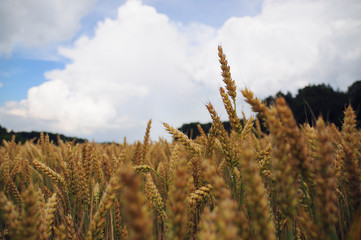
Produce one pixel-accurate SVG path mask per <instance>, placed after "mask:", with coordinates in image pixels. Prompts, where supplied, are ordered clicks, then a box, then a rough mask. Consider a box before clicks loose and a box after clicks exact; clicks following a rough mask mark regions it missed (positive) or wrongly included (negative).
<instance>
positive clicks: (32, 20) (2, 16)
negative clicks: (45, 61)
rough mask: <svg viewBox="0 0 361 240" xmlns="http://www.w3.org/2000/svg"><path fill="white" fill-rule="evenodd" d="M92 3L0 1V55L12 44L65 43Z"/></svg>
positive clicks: (87, 1) (29, 45) (10, 48)
mask: <svg viewBox="0 0 361 240" xmlns="http://www.w3.org/2000/svg"><path fill="white" fill-rule="evenodd" d="M95 2H96V0H79V1H69V0H53V1H47V0H32V1H29V0H21V1H13V0H2V1H0V29H1V34H0V55H1V54H10V53H11V51H12V49H13V47H14V46H16V45H20V46H24V47H40V46H44V45H46V44H51V43H54V42H61V41H64V40H69V39H71V38H72V37H73V35H74V34H75V32H76V31H77V30H78V29H79V28H80V24H79V21H80V19H81V18H82V17H83V16H84V15H85V14H86V13H88V12H89V11H90V10H91V8H92V7H93V6H94V4H95Z"/></svg>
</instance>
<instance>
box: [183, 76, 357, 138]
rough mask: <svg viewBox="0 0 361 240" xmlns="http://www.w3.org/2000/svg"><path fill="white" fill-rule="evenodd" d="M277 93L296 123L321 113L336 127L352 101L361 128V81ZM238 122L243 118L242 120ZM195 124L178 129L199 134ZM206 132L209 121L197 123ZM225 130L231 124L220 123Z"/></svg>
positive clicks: (272, 99) (270, 101) (188, 133)
mask: <svg viewBox="0 0 361 240" xmlns="http://www.w3.org/2000/svg"><path fill="white" fill-rule="evenodd" d="M276 96H283V97H284V98H285V100H286V102H287V104H288V105H289V106H290V108H291V110H292V112H293V115H294V116H295V119H296V121H297V123H298V124H303V123H305V122H308V123H310V124H311V125H313V124H314V123H315V121H316V119H317V118H318V117H319V116H322V117H323V119H325V120H326V121H327V122H329V123H334V124H335V125H336V126H337V127H341V125H342V121H343V116H344V114H343V111H344V109H345V107H346V106H348V105H349V104H351V106H352V108H353V109H354V110H355V111H356V114H357V127H358V128H360V127H361V116H360V115H361V114H360V109H361V80H359V81H356V82H354V83H353V84H352V85H351V86H349V87H348V89H347V92H342V91H337V90H334V89H332V87H331V86H329V85H325V84H320V85H309V86H306V87H304V88H302V89H299V90H298V92H297V95H296V96H292V94H291V93H290V92H288V93H287V94H284V93H282V92H278V93H277V94H276ZM263 101H264V102H266V103H267V105H270V104H272V103H273V102H274V97H273V96H269V97H267V98H265V99H264V100H263ZM241 122H243V121H242V119H241ZM197 124H200V123H199V122H193V123H187V124H183V125H182V126H181V127H180V128H179V130H180V131H182V132H184V133H185V134H187V136H188V137H190V138H195V137H197V136H199V135H200V133H199V131H198V128H197ZM200 125H201V127H202V128H203V130H204V131H205V133H208V131H209V129H210V128H211V123H205V124H200ZM223 125H224V127H225V129H226V130H227V131H230V129H231V126H230V123H229V122H228V121H227V122H223Z"/></svg>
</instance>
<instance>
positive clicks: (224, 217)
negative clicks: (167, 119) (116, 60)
mask: <svg viewBox="0 0 361 240" xmlns="http://www.w3.org/2000/svg"><path fill="white" fill-rule="evenodd" d="M218 50H219V61H220V64H221V69H222V77H223V82H224V87H221V88H220V90H219V91H220V96H221V99H222V101H223V104H224V107H225V110H226V112H227V114H228V116H229V121H230V124H231V126H232V130H231V132H230V133H228V132H227V131H226V130H225V129H224V127H223V124H222V122H221V120H220V116H219V115H218V113H217V112H216V111H215V109H214V107H213V105H212V104H211V103H208V104H207V105H206V108H207V109H208V111H209V114H210V119H212V127H211V129H210V131H209V133H207V134H206V133H205V132H204V131H203V129H201V127H200V126H199V130H200V132H201V136H200V137H197V138H196V139H194V140H191V139H189V138H188V137H187V136H186V135H185V134H184V133H182V132H180V131H179V130H177V129H176V128H173V127H172V126H171V125H170V124H167V123H164V124H163V125H164V128H165V131H167V132H168V133H169V134H170V135H171V136H172V137H173V141H171V142H169V141H166V140H164V139H159V140H158V141H151V140H150V133H151V124H152V122H151V120H150V121H149V122H148V125H147V128H146V129H145V135H144V139H143V140H142V141H138V142H136V143H134V144H129V143H127V142H126V141H124V142H123V143H122V144H116V143H113V144H98V143H94V142H92V143H90V142H86V143H84V144H75V143H74V142H62V141H61V140H60V139H59V145H54V144H53V143H51V142H50V141H49V136H47V135H45V136H44V134H41V135H40V137H39V139H38V140H37V141H35V140H33V141H28V142H26V143H25V144H16V143H15V139H14V138H13V139H12V141H9V142H7V141H3V145H2V146H1V147H0V213H1V214H0V215H1V216H0V238H1V239H29V240H31V239H34V240H35V239H111V240H113V239H154V240H155V239H178V240H181V239H207V240H213V239H255V240H256V239H270V240H271V239H287V240H291V239H292V240H293V239H333V240H334V239H357V240H359V239H361V207H360V202H361V132H360V130H357V129H356V120H355V119H356V116H355V111H354V110H353V109H352V108H351V107H350V106H348V107H345V112H344V113H345V116H344V120H343V125H342V128H341V129H338V128H337V127H336V126H335V125H333V124H328V123H326V122H325V121H324V120H323V119H322V118H319V119H317V120H315V123H314V124H312V126H311V125H310V124H304V125H302V126H298V125H297V123H296V121H295V120H294V117H293V115H292V111H291V110H290V108H289V107H288V106H287V104H286V102H285V100H284V99H283V98H281V97H279V98H276V99H275V102H274V103H271V104H269V105H266V103H263V102H261V101H260V100H259V99H257V98H255V97H254V95H253V93H252V91H250V90H249V89H243V90H241V91H240V92H238V90H237V89H236V84H235V82H234V80H232V77H231V73H230V67H229V65H228V62H227V60H226V56H225V54H224V53H223V50H222V47H221V46H219V48H218ZM237 94H242V96H238V95H237ZM237 98H243V99H245V101H246V102H247V103H248V104H250V106H251V107H252V110H253V111H254V112H255V113H257V114H258V116H259V118H255V119H254V118H252V117H250V118H248V119H246V118H245V117H244V114H243V121H241V120H240V118H239V117H238V114H237V113H236V110H235V109H236V100H237ZM261 125H263V127H264V128H265V129H266V131H261V127H262V126H261Z"/></svg>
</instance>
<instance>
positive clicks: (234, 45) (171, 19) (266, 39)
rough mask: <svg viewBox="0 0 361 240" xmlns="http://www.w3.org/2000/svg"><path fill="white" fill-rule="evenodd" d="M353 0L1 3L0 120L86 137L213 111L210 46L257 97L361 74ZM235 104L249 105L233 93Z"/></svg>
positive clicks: (102, 137)
mask: <svg viewBox="0 0 361 240" xmlns="http://www.w3.org/2000/svg"><path fill="white" fill-rule="evenodd" d="M360 12H361V4H360V2H359V1H357V0H345V1H342V0H316V1H314V0H265V1H260V0H228V1H216V0H197V1H191V0H143V1H140V0H130V1H126V0H119V1H115V0H98V1H97V0H82V1H76V2H74V1H70V0H69V1H65V0H61V1H60V0H59V1H57V4H52V3H50V2H49V1H46V0H37V1H36V2H32V4H30V3H29V2H27V1H18V3H17V4H15V3H14V1H11V0H4V1H2V2H1V3H0V30H1V32H2V35H0V124H1V125H4V126H6V127H7V128H9V129H13V130H39V131H41V130H44V131H54V132H61V133H65V134H68V135H73V136H80V137H86V138H88V139H90V140H91V139H94V140H96V141H112V140H115V141H120V140H122V139H123V137H124V136H127V137H128V138H129V139H130V140H137V139H141V138H142V136H143V134H144V130H145V126H146V122H147V121H148V120H149V119H150V118H152V119H153V123H154V124H153V131H152V133H153V136H152V137H153V138H155V139H156V138H157V137H159V136H165V135H166V133H165V131H164V129H163V127H162V126H161V122H167V123H169V124H171V125H174V126H176V127H178V126H180V125H181V124H182V123H185V122H191V121H201V122H208V121H210V118H209V116H208V113H207V111H206V109H205V107H204V103H206V102H208V101H211V102H212V103H214V105H216V107H217V110H218V111H219V112H220V114H221V115H222V117H226V114H225V113H224V111H223V110H222V105H221V102H220V97H219V94H218V88H219V87H220V86H222V81H221V77H220V70H219V66H218V62H217V45H218V44H222V46H223V48H224V50H225V53H226V54H227V57H228V59H229V63H230V65H231V72H232V76H233V78H234V79H235V80H236V82H237V85H238V87H239V88H243V87H245V86H247V87H249V88H250V89H251V90H253V91H254V92H255V93H256V95H257V96H259V97H261V98H262V97H266V96H268V95H271V94H275V93H276V92H278V91H279V90H282V91H291V92H292V93H295V91H296V90H297V89H298V88H300V87H304V86H306V85H307V84H318V83H326V84H330V85H331V86H333V87H335V88H339V89H341V90H345V89H346V88H347V86H349V85H350V84H351V83H352V82H353V81H355V80H359V79H361V69H360V67H359V66H360V63H361V16H360V14H359V13H360ZM238 101H239V104H238V106H239V112H240V111H245V112H246V113H247V114H250V112H249V109H248V107H247V105H246V104H245V103H244V102H243V100H242V98H241V96H239V97H238Z"/></svg>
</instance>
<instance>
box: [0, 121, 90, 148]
mask: <svg viewBox="0 0 361 240" xmlns="http://www.w3.org/2000/svg"><path fill="white" fill-rule="evenodd" d="M43 133H44V136H45V135H46V134H48V135H49V140H50V142H53V143H54V144H56V145H58V138H59V139H61V140H62V141H63V142H66V141H75V142H76V143H83V142H85V141H86V140H85V139H82V138H75V137H67V136H64V135H62V134H55V133H50V132H43ZM14 135H15V142H16V143H19V142H21V143H25V142H26V141H28V140H29V141H30V140H33V141H35V142H36V141H37V140H38V139H39V138H40V132H35V131H32V132H14V131H10V132H8V130H7V129H6V128H4V127H2V126H1V125H0V141H1V142H0V144H2V142H3V140H6V141H11V138H12V137H13V136H14Z"/></svg>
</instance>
